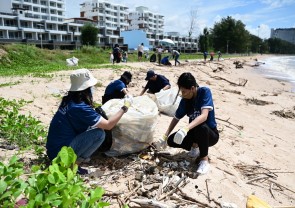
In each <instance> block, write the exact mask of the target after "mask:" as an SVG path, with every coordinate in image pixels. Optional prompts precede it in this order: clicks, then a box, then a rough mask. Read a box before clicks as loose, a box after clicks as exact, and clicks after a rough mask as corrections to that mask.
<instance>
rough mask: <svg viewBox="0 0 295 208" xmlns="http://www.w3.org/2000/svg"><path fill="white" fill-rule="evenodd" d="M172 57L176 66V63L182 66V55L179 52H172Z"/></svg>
mask: <svg viewBox="0 0 295 208" xmlns="http://www.w3.org/2000/svg"><path fill="white" fill-rule="evenodd" d="M172 56H173V58H174V60H175V66H176V63H178V65H180V62H179V61H178V58H179V56H180V53H179V52H178V51H177V50H172Z"/></svg>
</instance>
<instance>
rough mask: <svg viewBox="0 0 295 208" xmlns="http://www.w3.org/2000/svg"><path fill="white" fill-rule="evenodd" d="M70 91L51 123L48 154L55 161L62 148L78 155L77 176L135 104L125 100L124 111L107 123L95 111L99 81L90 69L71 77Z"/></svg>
mask: <svg viewBox="0 0 295 208" xmlns="http://www.w3.org/2000/svg"><path fill="white" fill-rule="evenodd" d="M70 79H71V87H70V90H69V91H68V93H67V95H66V96H64V97H63V98H62V101H61V104H60V105H59V107H58V110H57V112H56V113H55V115H54V116H53V119H52V120H51V123H50V126H49V131H48V135H47V142H46V149H47V151H46V153H47V156H48V157H49V159H50V160H53V159H54V158H55V157H56V156H57V154H58V152H59V151H60V150H61V148H62V147H63V146H67V147H71V148H72V149H73V150H74V152H75V153H76V155H77V161H76V163H77V164H78V174H81V175H84V174H87V173H88V170H86V169H84V168H82V167H81V166H80V164H81V162H85V161H89V160H90V157H91V155H92V154H93V153H94V152H95V151H96V150H97V149H98V148H99V147H100V146H101V145H102V143H103V142H104V140H105V131H104V129H106V130H110V129H112V128H113V127H114V126H115V125H116V124H117V123H118V121H119V120H120V119H121V117H122V116H123V115H124V113H126V112H127V110H128V108H129V107H130V106H131V104H132V99H131V98H125V100H124V105H123V106H122V108H121V109H120V110H119V111H118V112H117V113H116V114H114V116H112V117H111V118H109V119H108V120H106V119H104V118H103V117H102V116H101V115H100V114H99V113H97V112H96V111H95V109H94V107H93V87H94V85H95V84H96V83H97V79H95V78H94V77H93V75H92V74H91V73H90V71H89V70H87V69H78V70H76V71H74V72H73V73H72V74H71V75H70Z"/></svg>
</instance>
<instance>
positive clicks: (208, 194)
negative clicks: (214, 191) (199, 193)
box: [205, 179, 211, 202]
mask: <svg viewBox="0 0 295 208" xmlns="http://www.w3.org/2000/svg"><path fill="white" fill-rule="evenodd" d="M205 183H206V190H207V198H208V201H209V202H211V199H210V192H209V188H208V179H206V180H205Z"/></svg>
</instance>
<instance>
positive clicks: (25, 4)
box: [0, 0, 197, 50]
mask: <svg viewBox="0 0 295 208" xmlns="http://www.w3.org/2000/svg"><path fill="white" fill-rule="evenodd" d="M73 3H74V2H73ZM80 6H81V7H80V17H78V18H70V19H66V17H65V0H0V42H1V43H15V42H23V43H32V44H35V45H37V46H40V47H46V48H51V49H55V48H57V47H60V48H61V47H63V48H77V47H79V46H80V45H81V43H80V35H81V27H82V26H83V25H84V24H85V22H90V23H92V24H93V25H94V26H96V27H98V28H99V30H100V31H99V35H98V44H99V45H101V46H112V45H114V44H115V43H118V44H120V45H123V44H124V40H123V37H121V31H127V30H143V31H144V32H145V33H146V38H147V40H148V42H149V45H150V47H151V48H153V47H156V46H158V45H159V40H162V39H165V38H170V39H172V40H173V41H174V42H175V47H176V48H177V49H181V50H182V49H184V48H196V45H197V42H196V40H195V39H192V38H187V37H181V36H179V34H177V33H171V34H169V33H168V34H164V31H163V26H164V16H163V15H160V14H156V13H153V12H150V11H149V10H148V8H147V7H143V6H141V7H136V11H135V12H131V13H129V12H128V7H126V6H123V5H119V4H112V3H109V2H107V1H104V0H90V1H85V2H84V3H83V4H80ZM125 47H126V46H125Z"/></svg>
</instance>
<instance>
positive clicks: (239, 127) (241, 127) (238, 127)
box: [216, 117, 244, 130]
mask: <svg viewBox="0 0 295 208" xmlns="http://www.w3.org/2000/svg"><path fill="white" fill-rule="evenodd" d="M229 119H230V118H228V119H226V120H225V119H221V118H217V117H216V120H219V121H223V122H226V123H228V124H230V125H232V126H234V127H236V128H237V129H239V130H242V129H244V127H243V126H239V125H236V124H233V123H231V122H229Z"/></svg>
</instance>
